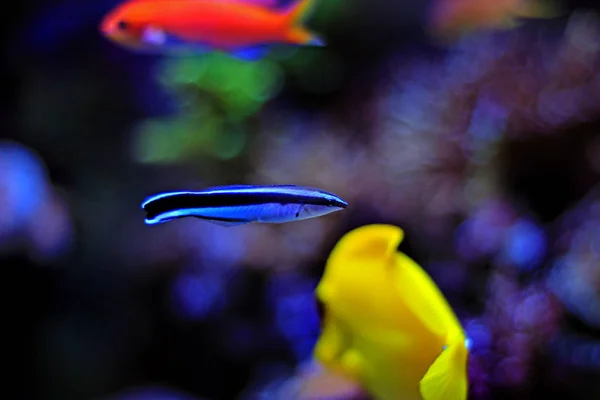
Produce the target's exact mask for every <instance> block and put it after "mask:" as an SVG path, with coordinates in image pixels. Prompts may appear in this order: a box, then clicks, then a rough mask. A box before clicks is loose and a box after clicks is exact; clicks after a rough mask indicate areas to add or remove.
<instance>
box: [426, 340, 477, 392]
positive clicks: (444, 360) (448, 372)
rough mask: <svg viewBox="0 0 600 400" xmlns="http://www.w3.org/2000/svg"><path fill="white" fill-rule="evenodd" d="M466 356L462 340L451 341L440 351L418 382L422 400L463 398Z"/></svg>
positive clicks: (465, 380)
mask: <svg viewBox="0 0 600 400" xmlns="http://www.w3.org/2000/svg"><path fill="white" fill-rule="evenodd" d="M467 357H468V351H467V348H466V347H465V344H464V341H456V342H453V343H452V344H451V345H450V346H449V347H448V348H446V349H445V350H444V351H442V354H440V355H439V357H438V358H436V360H435V361H434V362H433V364H431V366H430V367H429V369H428V370H427V372H426V373H425V376H424V377H423V379H421V382H420V383H419V387H420V390H421V396H423V400H465V399H466V398H467V392H468V378H467Z"/></svg>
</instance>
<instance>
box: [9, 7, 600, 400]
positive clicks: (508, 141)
mask: <svg viewBox="0 0 600 400" xmlns="http://www.w3.org/2000/svg"><path fill="white" fill-rule="evenodd" d="M482 1H483V0H482ZM485 1H491V0H485ZM117 3H118V2H117V1H115V0H63V1H60V0H20V1H17V2H12V3H10V5H9V4H6V6H7V9H6V10H7V15H6V16H5V17H4V23H3V24H1V26H0V29H1V30H2V35H1V37H2V46H3V47H2V62H1V63H0V68H1V75H0V79H1V81H0V84H1V91H0V99H1V100H2V106H1V107H0V112H1V113H2V115H1V118H0V268H1V269H0V271H1V272H2V274H3V276H2V284H1V285H2V290H1V292H2V294H3V298H4V300H3V301H2V308H3V312H2V314H1V318H2V328H3V329H2V330H3V333H4V334H3V335H2V339H1V346H2V348H3V349H4V351H3V354H6V357H3V358H2V359H3V361H4V365H5V370H6V371H7V373H6V374H3V376H4V380H3V381H4V382H5V384H4V385H3V386H4V389H3V391H4V393H2V397H4V398H8V399H14V400H16V399H28V400H29V399H31V400H37V399H43V400H46V399H48V400H88V399H90V400H96V399H115V400H125V399H140V400H141V399H145V400H152V399H154V400H161V399H164V400H166V399H172V400H176V399H180V400H183V399H190V400H191V399H210V400H220V399H223V400H228V399H241V400H250V399H292V398H293V397H292V395H291V392H290V393H288V394H286V393H287V392H286V384H287V383H289V381H290V379H292V377H293V376H294V375H295V374H296V373H297V371H298V370H300V369H301V368H302V366H304V365H306V363H309V362H310V360H311V353H312V348H313V345H314V343H315V341H316V339H317V337H318V335H319V332H320V321H319V313H318V310H317V305H316V303H315V300H314V295H313V290H314V288H315V287H316V285H317V283H318V281H319V279H320V277H321V274H322V272H323V267H324V265H325V262H326V260H327V257H328V255H329V252H330V251H331V249H332V248H333V246H334V245H335V243H336V242H337V241H338V240H339V239H340V238H341V237H342V236H343V235H344V234H345V233H346V232H348V231H350V230H351V229H353V228H356V227H358V226H361V225H364V224H370V223H388V224H394V225H398V226H400V227H402V228H403V229H404V230H405V232H406V239H405V241H404V242H403V243H402V245H401V248H400V249H401V250H402V251H403V252H405V253H406V254H408V255H409V256H410V257H412V258H413V259H414V260H416V261H417V262H418V263H419V264H420V265H422V266H423V268H424V269H425V270H426V271H427V272H428V273H429V274H430V275H431V276H432V277H433V279H434V280H435V282H436V283H437V284H438V285H439V287H440V289H441V290H442V292H443V293H444V294H445V295H446V297H447V298H448V301H449V302H450V304H451V305H452V307H453V308H454V310H455V311H456V313H457V315H458V316H459V318H460V319H461V322H462V323H463V326H464V327H465V329H466V330H467V332H468V334H469V336H470V337H471V338H472V339H473V342H474V350H473V352H472V353H471V356H470V359H469V373H470V384H471V386H470V398H473V399H531V398H538V397H539V398H546V397H548V396H553V398H554V396H555V398H562V399H582V400H597V399H599V398H600V13H599V9H600V6H599V5H598V4H597V2H595V1H591V0H589V1H587V2H586V1H569V2H565V3H564V4H563V5H564V13H563V15H561V16H560V17H558V18H554V19H531V20H528V21H526V22H525V23H524V24H522V25H520V26H518V27H515V28H514V29H511V30H501V31H495V32H483V31H482V32H478V33H474V34H472V35H469V36H464V37H462V38H460V39H458V40H454V41H452V42H443V43H442V42H439V41H435V40H432V39H431V36H430V35H428V31H427V16H428V15H429V14H428V13H429V12H430V9H431V7H433V3H429V2H421V1H417V0H372V1H361V0H320V1H318V2H317V6H316V8H315V11H314V13H313V14H312V15H311V16H310V18H309V19H308V25H309V26H310V27H311V28H312V29H314V30H315V31H317V32H319V33H320V34H321V35H322V36H323V37H325V39H326V41H327V46H326V47H324V48H277V49H275V50H274V51H273V52H272V53H271V54H270V55H269V57H267V58H264V59H262V60H259V61H256V62H243V61H240V60H236V59H234V58H231V57H228V56H226V55H224V54H221V53H211V54H206V55H202V56H198V57H188V58H167V57H160V56H158V55H147V54H139V53H134V52H130V51H127V50H125V49H123V48H121V47H118V46H116V45H115V44H114V43H112V42H110V41H108V40H107V39H106V38H104V37H102V36H101V34H100V33H99V31H98V24H99V23H100V20H101V19H102V17H103V16H104V15H105V14H106V13H107V12H108V11H109V10H110V9H112V8H113V7H115V6H116V5H117ZM224 184H298V185H307V186H315V187H319V188H323V189H325V190H328V191H331V192H334V193H336V194H338V195H340V196H341V197H342V198H344V199H345V200H347V201H348V203H349V204H350V206H349V207H348V208H347V209H346V210H344V211H343V212H338V213H334V214H331V215H328V216H325V217H321V218H315V219H310V220H305V221H300V222H293V223H289V224H282V225H267V224H250V225H244V226H240V227H235V228H223V227H220V226H216V225H213V224H209V223H206V222H203V221H199V220H191V219H182V220H177V221H172V222H169V223H167V224H162V225H156V226H147V225H145V224H144V212H143V210H141V209H140V204H141V203H142V201H143V200H144V199H145V198H146V197H148V196H150V195H152V194H156V193H159V192H162V191H168V190H182V189H185V190H199V189H203V188H205V187H208V186H213V185H224ZM407 367H409V366H407Z"/></svg>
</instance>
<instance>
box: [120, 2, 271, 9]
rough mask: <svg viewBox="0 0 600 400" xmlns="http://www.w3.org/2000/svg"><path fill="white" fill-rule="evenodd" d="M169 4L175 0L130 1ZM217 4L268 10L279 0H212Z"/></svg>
mask: <svg viewBox="0 0 600 400" xmlns="http://www.w3.org/2000/svg"><path fill="white" fill-rule="evenodd" d="M160 1H162V2H169V1H173V0H129V2H130V3H155V2H160ZM186 1H207V0H186ZM211 1H215V2H223V3H226V2H235V3H243V4H256V5H259V6H263V7H267V8H276V7H277V6H278V4H279V2H278V0H211Z"/></svg>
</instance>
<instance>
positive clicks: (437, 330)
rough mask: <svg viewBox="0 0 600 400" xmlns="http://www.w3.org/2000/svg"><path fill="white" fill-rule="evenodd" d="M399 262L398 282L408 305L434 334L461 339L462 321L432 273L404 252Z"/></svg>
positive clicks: (398, 259)
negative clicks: (431, 275)
mask: <svg viewBox="0 0 600 400" xmlns="http://www.w3.org/2000/svg"><path fill="white" fill-rule="evenodd" d="M396 264H397V278H396V284H397V285H398V290H399V293H400V294H401V296H403V300H404V302H405V304H406V306H407V307H408V308H409V309H410V310H411V311H412V312H413V313H414V314H415V315H416V316H417V317H419V318H420V319H421V321H422V322H423V323H424V324H425V325H426V326H427V327H428V328H429V330H430V331H431V332H433V333H434V334H436V335H438V336H444V339H445V340H447V341H448V342H452V341H454V340H460V338H461V337H463V335H464V334H463V331H462V327H461V326H460V322H459V321H458V318H457V317H456V315H455V314H454V312H453V311H452V308H451V307H450V305H449V304H448V302H447V301H446V299H445V297H444V295H443V294H442V292H441V291H440V289H439V288H438V287H437V285H436V284H435V282H434V281H433V280H432V279H431V277H430V276H429V275H427V273H426V272H425V271H424V270H423V269H422V268H421V267H420V266H419V265H418V264H417V263H416V262H414V261H413V260H412V259H411V258H409V257H408V256H406V255H405V254H403V253H397V254H396Z"/></svg>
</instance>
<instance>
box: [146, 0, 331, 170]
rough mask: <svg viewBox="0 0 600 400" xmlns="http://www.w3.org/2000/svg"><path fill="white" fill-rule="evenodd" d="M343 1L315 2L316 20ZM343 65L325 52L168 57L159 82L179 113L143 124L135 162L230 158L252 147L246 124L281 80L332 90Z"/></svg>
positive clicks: (284, 50)
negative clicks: (242, 57)
mask: <svg viewBox="0 0 600 400" xmlns="http://www.w3.org/2000/svg"><path fill="white" fill-rule="evenodd" d="M340 4H341V2H340V1H339V0H329V1H326V2H322V3H319V4H318V7H317V9H316V10H315V11H316V12H315V14H314V15H313V19H314V20H315V21H320V22H321V23H331V19H332V17H333V18H334V19H335V18H338V17H339V14H338V10H339V5H340ZM340 67H341V66H340V63H339V61H338V60H337V58H336V57H335V56H334V55H333V54H332V53H331V51H330V50H328V49H327V47H325V48H289V47H284V48H275V49H273V51H272V52H271V53H270V55H269V56H268V57H266V58H263V59H261V60H257V61H253V62H252V61H243V60H239V59H237V58H235V57H232V56H229V55H227V54H225V53H220V52H214V53H208V54H202V55H198V56H196V57H186V58H176V59H171V58H169V59H166V60H165V61H164V62H163V63H162V64H161V65H160V67H159V70H158V73H157V79H158V80H159V82H160V83H161V84H162V85H163V86H164V87H165V88H166V89H167V90H168V91H169V92H171V93H173V95H174V96H175V97H176V98H177V99H178V100H179V103H180V106H181V112H180V113H179V115H176V116H174V117H169V118H157V119H149V120H146V121H144V122H143V123H142V124H141V125H140V126H139V127H138V130H137V135H136V138H135V143H134V149H135V158H136V160H138V161H139V162H142V163H178V162H181V161H185V160H188V159H192V158H194V157H198V156H208V157H212V158H215V159H218V160H229V159H233V158H235V157H237V156H239V155H240V154H242V152H243V151H244V149H245V148H246V145H247V143H248V142H249V135H250V134H251V129H252V128H251V126H250V125H249V119H250V118H252V117H253V116H255V115H256V114H257V113H259V112H260V111H261V110H262V108H263V106H264V105H265V103H267V102H268V101H269V100H271V99H273V98H274V97H276V96H277V95H278V94H279V93H280V92H281V89H282V88H283V84H284V78H285V77H286V75H287V76H290V77H292V78H294V79H295V80H296V81H298V82H299V84H300V86H301V87H302V88H304V89H305V90H307V91H309V92H322V91H328V90H334V89H335V87H336V84H337V83H339V80H340V78H339V77H340V73H339V71H340Z"/></svg>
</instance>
